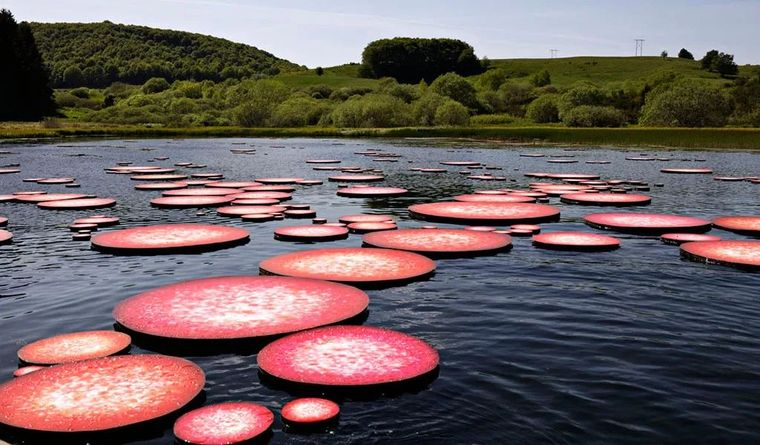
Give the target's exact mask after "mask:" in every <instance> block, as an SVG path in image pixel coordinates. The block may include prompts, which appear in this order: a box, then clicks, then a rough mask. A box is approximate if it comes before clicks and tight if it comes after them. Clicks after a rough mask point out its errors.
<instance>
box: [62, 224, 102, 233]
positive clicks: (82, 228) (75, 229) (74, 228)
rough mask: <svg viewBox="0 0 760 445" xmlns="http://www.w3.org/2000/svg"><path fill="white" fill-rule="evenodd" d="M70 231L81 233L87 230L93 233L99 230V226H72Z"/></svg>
mask: <svg viewBox="0 0 760 445" xmlns="http://www.w3.org/2000/svg"><path fill="white" fill-rule="evenodd" d="M69 230H71V231H72V232H81V231H85V230H87V231H89V232H92V231H95V230H98V225H97V224H72V225H70V226H69Z"/></svg>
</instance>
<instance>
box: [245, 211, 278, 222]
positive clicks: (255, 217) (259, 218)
mask: <svg viewBox="0 0 760 445" xmlns="http://www.w3.org/2000/svg"><path fill="white" fill-rule="evenodd" d="M240 219H242V220H243V221H248V222H266V221H272V220H274V215H273V214H271V213H258V214H251V215H243V216H241V217H240Z"/></svg>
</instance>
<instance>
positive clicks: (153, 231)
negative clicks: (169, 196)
mask: <svg viewBox="0 0 760 445" xmlns="http://www.w3.org/2000/svg"><path fill="white" fill-rule="evenodd" d="M249 237H250V234H249V233H248V231H246V230H243V229H238V228H236V227H227V226H218V225H206V224H162V225H156V226H147V227H136V228H132V229H123V230H116V231H113V232H107V233H102V234H99V235H97V236H96V237H94V238H93V239H92V247H93V248H94V249H96V250H104V251H109V252H123V253H147V254H150V253H161V252H165V251H176V250H195V249H197V250H204V249H211V248H217V247H224V246H227V245H231V244H237V243H241V242H244V241H246V240H248V239H249Z"/></svg>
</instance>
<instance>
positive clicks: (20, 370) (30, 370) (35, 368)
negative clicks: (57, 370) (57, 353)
mask: <svg viewBox="0 0 760 445" xmlns="http://www.w3.org/2000/svg"><path fill="white" fill-rule="evenodd" d="M45 368H46V367H45V366H24V367H22V368H18V369H17V370H15V371H13V377H16V378H18V377H23V376H25V375H29V374H31V373H33V372H36V371H39V370H40V369H45Z"/></svg>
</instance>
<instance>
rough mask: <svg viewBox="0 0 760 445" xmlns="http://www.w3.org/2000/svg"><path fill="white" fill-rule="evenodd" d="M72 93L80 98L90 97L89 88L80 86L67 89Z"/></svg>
mask: <svg viewBox="0 0 760 445" xmlns="http://www.w3.org/2000/svg"><path fill="white" fill-rule="evenodd" d="M69 93H71V94H72V95H74V96H76V97H78V98H80V99H89V98H90V90H89V89H88V88H85V87H81V88H74V89H73V90H71V91H69Z"/></svg>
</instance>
